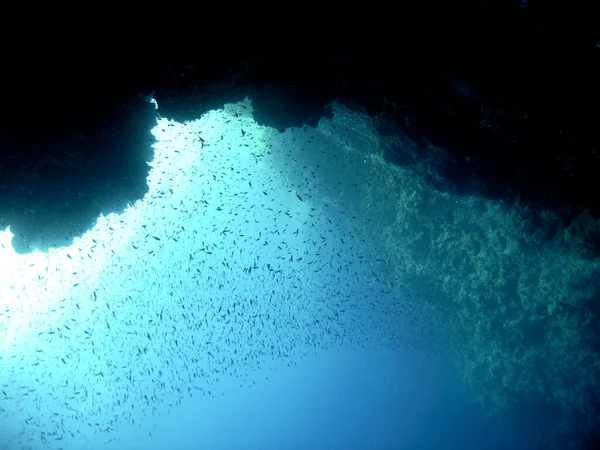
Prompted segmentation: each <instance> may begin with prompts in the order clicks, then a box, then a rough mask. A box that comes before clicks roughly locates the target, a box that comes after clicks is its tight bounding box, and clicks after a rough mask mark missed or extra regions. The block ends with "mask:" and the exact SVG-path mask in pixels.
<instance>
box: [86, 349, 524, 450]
mask: <svg viewBox="0 0 600 450" xmlns="http://www.w3.org/2000/svg"><path fill="white" fill-rule="evenodd" d="M266 376H268V377H269V380H266V379H264V378H263V380H262V381H259V382H257V384H256V385H254V386H253V387H252V388H240V387H239V386H236V380H233V381H231V382H229V385H228V386H227V384H228V383H227V382H226V383H224V386H226V389H227V390H228V392H227V393H226V394H225V395H224V396H217V397H216V398H206V397H195V398H193V399H189V398H188V399H187V400H186V401H185V402H184V403H182V405H181V406H180V407H179V408H178V409H176V410H175V411H173V413H172V414H171V415H170V416H168V417H164V418H163V420H162V422H161V423H160V424H159V425H158V427H157V428H156V429H154V430H152V431H151V434H152V435H151V436H150V434H149V433H150V432H149V431H142V430H140V431H138V432H136V433H131V434H129V435H126V436H125V437H123V438H122V439H121V440H120V441H118V442H113V443H112V444H111V445H103V444H102V445H98V446H97V447H96V448H98V449H100V448H106V449H115V450H116V449H144V448H161V449H162V448H164V449H168V448H177V449H182V450H184V449H189V450H191V449H265V450H266V449H365V450H366V449H415V450H418V449H430V450H434V449H447V450H451V449H457V450H458V449H461V450H468V449H525V448H529V447H528V445H527V439H526V437H525V436H521V435H519V430H518V429H517V428H515V426H514V424H511V423H508V422H504V421H501V420H494V419H491V418H489V417H488V416H487V415H486V414H485V413H483V412H482V411H481V410H480V408H479V407H478V406H477V405H475V404H473V402H472V400H471V396H470V394H469V392H468V389H467V388H466V387H465V386H464V384H462V383H461V382H460V381H459V380H457V379H456V378H455V377H454V376H453V374H452V372H451V368H447V369H442V368H441V367H440V365H439V364H436V363H432V362H431V361H430V360H429V359H428V358H427V357H426V355H424V354H414V353H413V354H411V353H406V352H402V351H397V352H393V351H368V350H358V351H351V350H343V351H341V350H338V351H329V352H321V353H319V354H318V355H316V356H311V357H308V358H306V359H304V360H302V361H300V362H298V364H297V365H296V366H294V367H283V368H280V369H279V370H278V371H276V372H274V373H271V374H266ZM238 384H239V381H238ZM236 387H237V389H236Z"/></svg>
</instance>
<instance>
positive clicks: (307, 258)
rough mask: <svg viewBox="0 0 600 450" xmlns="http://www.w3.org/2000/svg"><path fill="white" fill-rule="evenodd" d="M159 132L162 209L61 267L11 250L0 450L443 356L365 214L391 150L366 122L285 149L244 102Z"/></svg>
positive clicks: (56, 258)
mask: <svg viewBox="0 0 600 450" xmlns="http://www.w3.org/2000/svg"><path fill="white" fill-rule="evenodd" d="M152 133H153V134H154V136H155V137H156V139H157V142H156V144H155V157H154V160H153V161H152V162H151V163H149V164H150V166H151V167H150V170H149V174H148V193H147V194H146V196H145V197H144V198H142V199H139V200H137V201H136V202H135V203H133V204H131V205H130V207H129V208H127V209H126V210H125V211H124V212H122V213H120V214H111V215H108V216H101V217H99V218H98V221H97V224H96V225H95V227H94V228H93V229H91V230H89V231H88V232H87V233H86V234H85V235H83V236H81V237H80V238H77V239H76V240H75V242H74V243H73V245H71V246H69V247H66V248H58V249H52V250H51V251H50V252H49V253H41V252H38V251H35V252H33V253H31V254H28V255H16V254H15V253H14V252H13V251H12V249H11V247H10V233H9V232H6V233H2V241H1V248H0V261H1V264H2V267H0V269H1V270H2V279H1V281H0V307H1V309H0V419H1V421H2V429H1V430H0V443H1V444H2V445H4V447H1V446H0V448H7V449H20V448H50V449H58V448H75V447H77V446H78V445H82V444H85V443H88V442H98V441H101V442H110V441H111V440H113V439H118V432H119V430H120V429H121V427H131V426H133V427H136V426H139V424H141V423H145V422H147V421H150V420H154V421H158V420H160V417H161V416H162V415H165V414H168V412H169V411H170V410H171V409H172V408H177V405H178V404H179V403H181V401H182V400H183V399H184V398H189V397H194V398H195V397H197V396H203V397H206V398H207V401H209V399H210V397H214V396H218V395H223V392H221V391H220V389H219V380H220V379H223V378H226V377H237V378H238V379H239V384H240V386H241V387H242V388H250V387H252V385H253V384H254V382H255V376H254V374H255V373H256V372H257V371H258V370H262V369H265V368H267V369H268V368H269V367H270V366H273V367H274V366H276V364H275V363H276V362H282V361H283V362H284V363H287V364H295V362H296V361H298V360H299V359H300V358H302V357H303V356H305V355H308V354H311V353H314V352H317V351H322V350H323V349H333V348H340V347H346V348H357V347H376V346H396V345H402V346H404V347H406V346H410V345H413V346H423V345H427V342H428V340H429V339H430V337H429V335H428V334H427V333H426V332H425V331H424V330H423V329H422V324H420V323H419V322H418V319H417V316H418V314H416V313H415V312H414V311H413V310H412V309H411V310H408V309H407V308H406V304H405V303H403V300H402V299H401V298H399V297H398V295H397V293H398V288H397V287H392V286H391V285H390V283H388V282H387V280H386V268H389V267H390V266H391V264H392V263H391V262H389V261H385V260H383V259H381V253H380V252H378V250H377V248H375V247H373V246H372V245H371V243H370V241H369V240H368V238H367V237H366V236H367V235H366V234H365V233H364V231H365V230H366V229H368V228H369V227H370V222H369V220H370V219H369V218H368V217H363V216H361V211H360V210H359V209H358V208H357V206H356V205H357V203H355V202H354V199H355V198H356V196H357V195H358V192H357V189H358V186H359V185H360V184H361V183H368V182H369V180H368V179H366V178H365V177H364V174H363V172H362V169H361V168H362V167H363V166H364V164H365V161H366V160H367V159H368V158H371V157H373V156H372V155H373V154H376V153H377V151H378V149H377V142H376V139H375V138H374V136H373V134H372V133H371V132H370V130H369V129H368V127H367V126H366V125H365V123H364V122H363V120H362V119H361V118H360V117H359V116H358V115H353V114H352V113H350V112H349V111H346V110H341V109H337V110H336V112H335V114H334V116H333V118H332V119H323V120H322V121H321V123H320V124H319V126H318V127H317V128H310V127H307V126H304V127H301V128H290V129H287V130H286V131H285V132H284V133H280V132H277V131H275V130H273V129H271V128H268V127H262V126H259V125H257V124H256V123H255V122H254V120H253V119H252V105H251V103H250V101H249V100H245V101H243V102H240V103H237V104H229V105H225V107H224V108H223V109H221V110H218V111H211V112H209V113H207V114H205V115H204V116H202V117H201V118H200V119H198V120H196V121H194V122H190V123H186V124H180V123H176V122H173V121H169V120H166V119H159V120H158V121H157V126H156V127H155V128H154V129H153V130H152ZM340 161H343V162H344V163H343V164H341V163H340ZM349 167H350V168H352V167H354V168H355V169H354V171H351V170H349V169H348V168H349ZM409 311H410V312H409ZM232 395H235V394H232ZM77 448H80V447H77Z"/></svg>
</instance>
